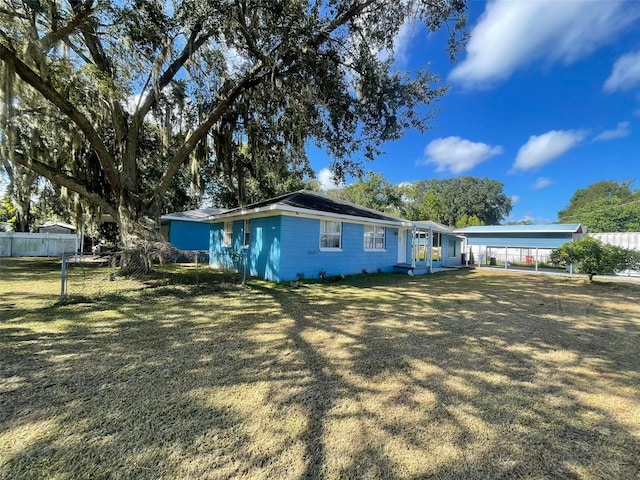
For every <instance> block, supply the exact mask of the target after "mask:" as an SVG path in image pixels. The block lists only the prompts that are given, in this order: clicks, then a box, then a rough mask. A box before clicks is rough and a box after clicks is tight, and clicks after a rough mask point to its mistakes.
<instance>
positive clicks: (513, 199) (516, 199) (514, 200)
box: [510, 195, 520, 205]
mask: <svg viewBox="0 0 640 480" xmlns="http://www.w3.org/2000/svg"><path fill="white" fill-rule="evenodd" d="M510 198H511V204H512V205H515V204H516V203H518V202H519V201H520V195H511V197H510Z"/></svg>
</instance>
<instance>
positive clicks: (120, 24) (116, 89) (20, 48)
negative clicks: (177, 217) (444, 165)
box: [0, 0, 466, 269]
mask: <svg viewBox="0 0 640 480" xmlns="http://www.w3.org/2000/svg"><path fill="white" fill-rule="evenodd" d="M465 4H466V0H401V1H395V2H391V1H383V0H328V1H321V0H319V1H315V2H302V1H295V0H280V1H276V0H271V1H261V0H197V1H196V0H175V1H173V2H163V1H156V0H130V1H126V0H125V1H109V0H4V1H3V3H2V6H0V62H1V67H2V68H1V69H0V76H1V85H2V89H1V90H2V95H3V104H2V105H3V108H2V112H1V115H0V117H1V118H0V128H1V129H2V138H1V139H0V140H1V142H2V147H3V152H4V155H5V156H6V157H7V158H8V159H9V161H10V162H12V164H14V165H21V166H22V167H26V168H28V169H29V170H32V171H34V172H36V173H37V174H38V175H41V176H43V177H46V178H48V179H49V180H50V181H52V182H53V183H55V184H57V185H60V186H63V187H65V188H66V189H68V190H69V191H71V192H75V194H77V195H79V196H80V197H81V198H82V199H83V201H85V202H87V203H88V204H91V205H93V206H95V207H97V208H99V209H100V210H101V211H103V212H105V213H109V214H111V215H112V216H113V217H114V218H115V219H116V221H117V223H118V225H119V226H120V232H121V241H122V244H123V246H124V247H125V248H126V249H127V251H128V252H130V253H131V256H130V258H129V265H133V266H135V267H136V268H142V269H146V268H149V267H150V264H149V261H148V255H147V254H146V253H147V252H148V249H149V245H152V244H153V242H154V241H156V240H157V239H158V234H157V233H156V230H155V228H154V219H155V218H156V215H157V214H158V212H159V211H160V210H161V207H162V204H163V201H164V198H165V195H166V194H167V192H168V191H169V189H170V186H171V184H172V182H173V181H174V180H175V178H176V176H177V175H178V174H179V172H181V171H184V170H185V169H189V170H190V171H192V172H193V173H202V172H201V169H202V168H203V166H206V167H208V168H211V169H213V170H214V171H219V172H221V173H222V174H224V175H226V176H227V178H229V179H230V182H232V183H233V184H234V185H236V186H237V187H238V188H239V190H240V191H241V190H242V183H243V181H244V179H245V178H246V177H249V176H252V175H257V174H256V172H264V171H265V170H266V171H270V172H278V171H279V170H282V169H283V168H284V169H285V170H290V169H301V170H303V169H304V168H305V166H306V162H307V160H306V156H305V153H304V151H305V142H306V141H307V140H308V139H309V138H315V139H316V141H317V142H319V143H321V144H322V145H323V146H324V147H325V148H326V149H327V151H328V153H329V154H330V155H331V156H332V158H333V159H334V162H333V169H334V172H335V173H336V174H337V176H338V177H340V176H343V175H345V174H348V173H352V172H357V171H359V169H360V164H359V159H358V158H357V157H355V156H354V155H355V153H356V152H363V156H364V157H365V158H367V157H369V158H371V157H373V156H374V155H375V154H376V153H377V151H378V149H379V147H380V146H381V145H382V144H383V143H384V142H385V141H388V140H392V139H397V138H399V137H400V136H401V135H402V133H403V132H404V131H405V130H406V129H407V128H412V127H414V128H425V127H426V124H427V122H428V120H429V118H430V115H431V110H427V109H424V108H423V106H424V105H425V104H428V103H429V102H431V101H432V100H434V99H436V98H438V97H439V96H440V95H442V94H443V93H445V91H446V88H445V87H442V86H439V85H437V79H436V78H435V77H434V76H433V75H432V74H431V73H429V72H428V71H427V70H424V71H421V72H419V73H417V74H413V75H409V74H406V73H403V72H399V71H396V70H394V69H393V68H392V65H393V55H389V53H390V52H393V48H394V40H395V38H396V36H397V33H398V32H399V30H400V28H401V27H402V25H403V24H404V23H405V22H412V21H415V22H421V23H422V24H424V25H425V26H426V28H427V30H428V31H432V32H434V31H437V30H439V29H441V28H443V27H446V28H447V29H448V34H449V36H450V44H449V47H450V52H451V54H452V55H453V54H455V53H456V51H457V49H458V48H459V47H460V41H461V40H462V39H463V37H464V22H465V9H466V5H465ZM169 96H173V97H174V98H173V100H172V101H171V102H168V101H166V99H167V97H169ZM19 119H20V120H19ZM152 125H154V126H161V127H164V135H163V141H162V145H161V146H160V147H159V148H158V149H157V151H152V152H150V150H149V148H145V146H144V145H143V144H142V139H143V138H144V137H145V131H146V130H147V129H148V128H151V126H152ZM21 137H22V140H21ZM24 139H27V141H26V142H25V141H24ZM32 139H34V140H33V142H31V140H32ZM25 145H36V146H38V147H39V148H37V149H33V148H25V147H24V146H25ZM40 147H42V148H40ZM151 153H155V158H154V160H153V161H152V163H153V168H152V169H151V170H152V173H153V175H151V174H149V170H150V168H149V156H150V154H151ZM158 172H159V174H158ZM263 177H264V175H263ZM275 181H277V179H276V180H275Z"/></svg>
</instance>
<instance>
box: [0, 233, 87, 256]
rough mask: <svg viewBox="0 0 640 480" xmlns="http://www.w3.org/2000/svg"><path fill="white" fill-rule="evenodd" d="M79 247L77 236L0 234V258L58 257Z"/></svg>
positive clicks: (66, 234)
mask: <svg viewBox="0 0 640 480" xmlns="http://www.w3.org/2000/svg"><path fill="white" fill-rule="evenodd" d="M79 245H80V238H79V236H78V235H75V234H69V233H20V232H17V233H14V232H0V257H60V256H62V254H63V253H76V252H77V251H78V247H79Z"/></svg>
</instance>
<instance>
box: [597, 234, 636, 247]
mask: <svg viewBox="0 0 640 480" xmlns="http://www.w3.org/2000/svg"><path fill="white" fill-rule="evenodd" d="M589 236H590V237H593V238H595V239H597V240H600V241H601V242H602V243H606V244H607V245H614V246H616V247H622V248H626V249H629V250H636V251H640V232H605V233H590V234H589Z"/></svg>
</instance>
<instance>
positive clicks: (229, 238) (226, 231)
mask: <svg viewBox="0 0 640 480" xmlns="http://www.w3.org/2000/svg"><path fill="white" fill-rule="evenodd" d="M232 244H233V222H224V227H223V230H222V246H223V247H230V246H231V245H232Z"/></svg>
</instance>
